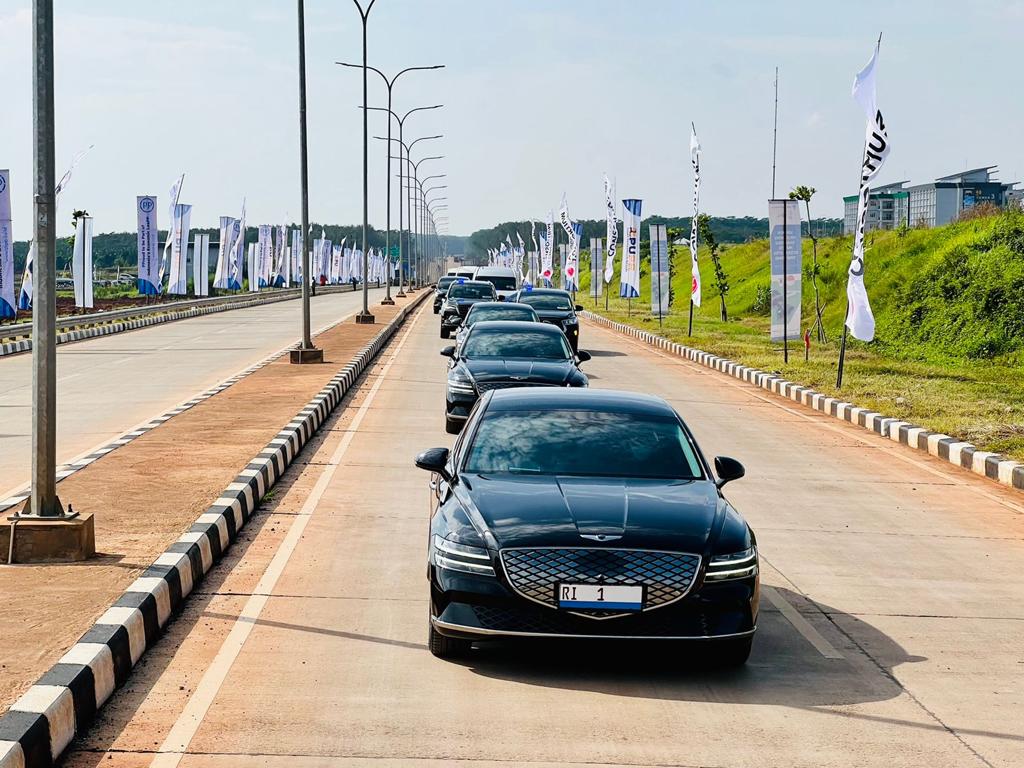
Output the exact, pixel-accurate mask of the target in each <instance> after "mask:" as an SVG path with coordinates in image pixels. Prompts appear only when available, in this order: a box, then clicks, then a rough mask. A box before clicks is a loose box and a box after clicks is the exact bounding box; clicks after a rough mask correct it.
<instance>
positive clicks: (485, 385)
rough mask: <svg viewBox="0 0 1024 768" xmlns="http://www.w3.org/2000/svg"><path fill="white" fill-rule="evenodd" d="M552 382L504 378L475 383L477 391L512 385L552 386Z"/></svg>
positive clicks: (487, 390) (511, 386)
mask: <svg viewBox="0 0 1024 768" xmlns="http://www.w3.org/2000/svg"><path fill="white" fill-rule="evenodd" d="M552 386H555V385H554V384H543V383H541V382H535V381H509V380H508V379H505V380H503V381H478V382H477V383H476V390H477V392H489V391H491V390H492V389H511V388H513V387H552Z"/></svg>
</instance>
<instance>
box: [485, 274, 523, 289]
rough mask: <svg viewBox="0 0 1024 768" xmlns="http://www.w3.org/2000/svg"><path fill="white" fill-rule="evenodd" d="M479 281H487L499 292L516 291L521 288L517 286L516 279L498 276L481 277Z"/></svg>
mask: <svg viewBox="0 0 1024 768" xmlns="http://www.w3.org/2000/svg"><path fill="white" fill-rule="evenodd" d="M478 279H479V280H486V281H487V282H488V283H490V284H491V285H493V286H494V287H495V288H496V289H497V290H499V291H514V290H515V289H516V288H518V287H519V286H517V285H516V279H515V278H514V277H500V276H497V275H481V276H480V277H479V278H478Z"/></svg>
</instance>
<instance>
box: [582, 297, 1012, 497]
mask: <svg viewBox="0 0 1024 768" xmlns="http://www.w3.org/2000/svg"><path fill="white" fill-rule="evenodd" d="M580 314H581V315H583V317H585V318H586V319H587V320H590V321H591V322H594V323H597V324H598V325H603V326H605V327H607V328H611V329H612V330H614V331H618V332H619V333H622V334H625V335H627V336H632V337H633V338H636V339H639V340H640V341H643V342H645V343H647V344H650V345H651V346H652V347H657V348H658V349H662V350H664V351H666V352H668V353H670V354H673V355H677V356H679V357H683V358H686V359H687V360H692V361H694V362H695V363H700V364H701V365H703V366H706V367H708V368H713V369H714V370H716V371H720V372H721V373H725V374H728V375H729V376H732V377H733V378H736V379H740V380H742V381H745V382H748V383H750V384H753V385H754V386H757V387H761V388H762V389H766V390H768V391H769V392H772V393H774V394H776V395H781V396H782V397H786V398H789V399H790V400H793V401H795V402H797V403H800V404H801V405H805V406H808V407H810V408H813V409H814V410H816V411H819V412H821V413H824V414H826V415H828V416H832V417H834V418H836V419H840V420H841V421H846V422H849V423H850V424H855V425H857V426H859V427H863V428H864V429H867V430H870V431H872V432H874V433H875V434H877V435H880V436H882V437H885V438H888V439H890V440H892V441H893V442H896V443H901V444H902V445H906V446H908V447H910V448H914V449H917V450H919V451H924V452H926V453H929V454H931V455H932V456H935V457H937V458H940V459H943V460H945V461H948V462H949V463H950V464H953V465H954V466H957V467H960V468H961V469H966V470H969V471H971V472H973V473H974V474H976V475H981V476H982V477H986V478H988V479H989V480H995V481H996V482H998V483H1001V484H1002V485H1006V486H1009V487H1011V488H1017V489H1024V464H1021V463H1020V462H1018V461H1014V460H1012V459H1007V458H1006V457H1004V456H1002V455H1001V454H998V453H992V452H991V451H982V450H979V449H978V448H977V447H975V446H974V445H973V444H972V443H968V442H964V441H962V440H957V439H956V438H955V437H950V436H949V435H944V434H941V433H939V432H931V431H930V430H927V429H925V428H924V427H918V426H915V425H914V424H911V423H909V422H906V421H902V420H901V419H894V418H891V417H887V416H883V415H882V414H880V413H877V412H876V411H872V410H870V409H868V408H859V407H858V406H856V405H854V404H853V403H848V402H845V401H843V400H841V399H839V398H837V397H829V396H828V395H823V394H822V393H821V392H816V391H815V390H813V389H811V388H810V387H804V386H802V385H800V384H794V383H793V382H791V381H787V380H786V379H783V378H782V377H781V376H776V375H775V374H772V373H765V372H764V371H760V370H758V369H757V368H751V367H749V366H746V365H740V364H739V363H734V362H733V361H732V360H728V359H726V358H724V357H718V356H717V355H712V354H709V353H707V352H702V351H701V350H699V349H694V348H693V347H687V346H685V345H683V344H678V343H676V342H674V341H670V340H669V339H666V338H665V337H663V336H658V335H657V334H654V333H651V332H650V331H645V330H642V329H640V328H634V327H633V326H631V325H626V324H625V323H619V322H616V321H614V320H609V319H608V318H607V317H602V316H601V315H597V314H594V313H593V312H589V311H584V312H581V313H580Z"/></svg>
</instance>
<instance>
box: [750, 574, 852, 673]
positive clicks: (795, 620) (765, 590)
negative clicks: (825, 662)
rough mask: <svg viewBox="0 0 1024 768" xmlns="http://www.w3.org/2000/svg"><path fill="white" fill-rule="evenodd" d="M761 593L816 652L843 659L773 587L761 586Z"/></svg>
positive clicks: (830, 657) (831, 657)
mask: <svg viewBox="0 0 1024 768" xmlns="http://www.w3.org/2000/svg"><path fill="white" fill-rule="evenodd" d="M761 593H762V594H763V595H764V596H765V597H767V598H768V602H770V603H771V604H772V605H774V606H775V607H776V608H778V609H779V613H781V614H782V615H783V616H784V617H785V618H786V620H787V621H788V622H789V623H790V624H792V625H793V629H795V630H796V631H797V632H799V633H800V634H801V635H803V636H804V639H805V640H807V642H809V643H810V644H811V645H813V646H814V647H815V649H817V651H818V653H820V654H821V655H822V656H824V657H825V658H826V659H843V658H846V657H845V656H843V654H841V653H840V652H839V651H838V650H836V647H835V646H834V645H832V643H830V642H829V641H828V640H826V639H825V638H824V637H822V636H821V633H820V632H818V630H816V629H815V628H814V627H812V626H811V623H810V622H809V621H807V619H805V618H804V617H803V616H801V615H800V611H798V610H797V609H796V608H794V607H793V606H792V605H791V604H790V602H789V601H788V600H786V598H784V597H783V596H782V595H780V594H779V593H778V592H776V591H775V588H774V587H767V586H764V585H762V586H761Z"/></svg>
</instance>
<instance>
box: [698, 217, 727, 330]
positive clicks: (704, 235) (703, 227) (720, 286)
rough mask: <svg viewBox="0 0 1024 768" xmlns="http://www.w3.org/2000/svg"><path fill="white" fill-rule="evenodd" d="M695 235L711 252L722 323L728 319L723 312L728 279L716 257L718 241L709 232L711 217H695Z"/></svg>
mask: <svg viewBox="0 0 1024 768" xmlns="http://www.w3.org/2000/svg"><path fill="white" fill-rule="evenodd" d="M697 234H698V237H699V238H700V240H701V242H703V243H704V245H706V246H707V247H708V250H709V251H711V263H712V264H714V265H715V288H716V289H717V290H718V299H719V301H720V302H721V304H722V322H723V323H724V322H725V321H727V320H728V319H729V315H728V313H727V312H726V310H725V294H727V293H728V292H729V278H728V276H726V274H725V270H724V269H722V259H721V258H720V257H719V255H718V241H717V240H715V236H714V234H713V233H712V232H711V217H710V216H708V215H707V214H706V213H702V214H700V215H699V216H698V217H697Z"/></svg>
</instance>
